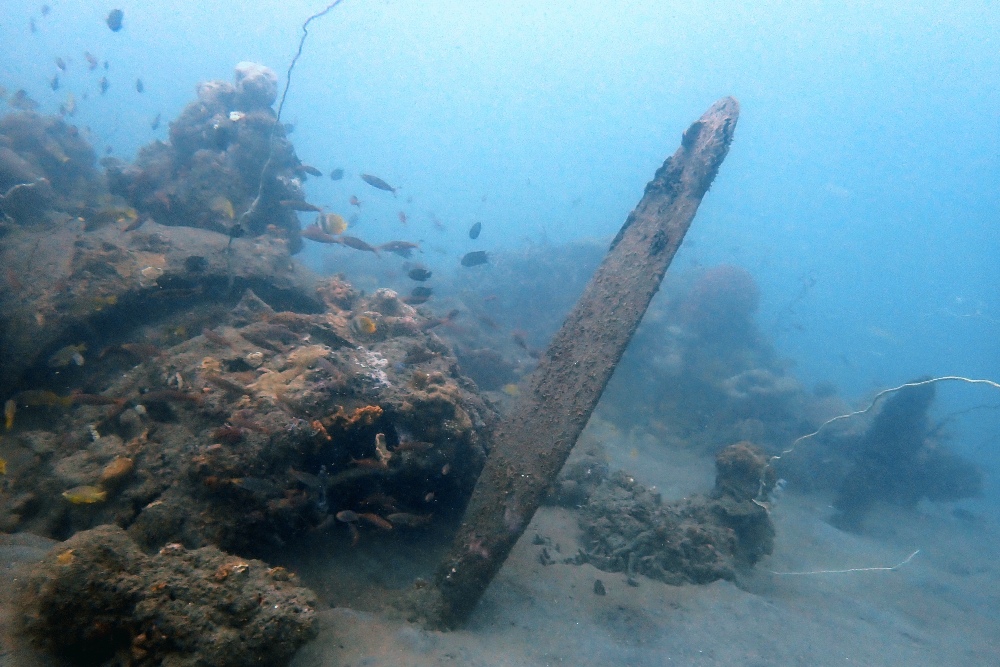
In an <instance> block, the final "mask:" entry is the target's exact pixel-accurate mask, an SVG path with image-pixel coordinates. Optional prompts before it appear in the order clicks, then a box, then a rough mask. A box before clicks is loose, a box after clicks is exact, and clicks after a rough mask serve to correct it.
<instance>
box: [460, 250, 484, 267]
mask: <svg viewBox="0 0 1000 667" xmlns="http://www.w3.org/2000/svg"><path fill="white" fill-rule="evenodd" d="M489 261H490V260H489V259H488V258H487V257H486V251H485V250H473V251H472V252H467V253H465V256H464V257H462V266H479V265H480V264H488V263H489Z"/></svg>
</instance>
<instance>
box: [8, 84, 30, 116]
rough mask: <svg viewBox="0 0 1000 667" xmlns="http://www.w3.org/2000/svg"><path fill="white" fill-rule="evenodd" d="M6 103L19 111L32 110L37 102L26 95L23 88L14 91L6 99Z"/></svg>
mask: <svg viewBox="0 0 1000 667" xmlns="http://www.w3.org/2000/svg"><path fill="white" fill-rule="evenodd" d="M7 104H9V105H11V106H12V107H14V108H15V109H20V110H21V111H34V110H35V109H37V108H38V102H36V101H35V100H33V99H31V98H30V97H28V93H26V92H24V89H23V88H22V89H21V90H19V91H17V92H16V93H14V96H13V97H11V98H10V100H8V101H7Z"/></svg>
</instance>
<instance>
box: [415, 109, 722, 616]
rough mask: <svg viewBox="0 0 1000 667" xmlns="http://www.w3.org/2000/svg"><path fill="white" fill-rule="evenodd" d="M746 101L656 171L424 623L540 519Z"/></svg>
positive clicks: (702, 122)
mask: <svg viewBox="0 0 1000 667" xmlns="http://www.w3.org/2000/svg"><path fill="white" fill-rule="evenodd" d="M738 117H739V103H738V102H737V101H736V100H735V99H733V98H731V97H726V98H723V99H721V100H719V101H718V102H716V103H715V104H714V105H712V107H711V108H710V109H709V110H708V111H706V112H705V114H704V115H703V116H702V117H701V118H699V119H698V120H697V121H695V122H694V123H693V124H692V125H691V127H689V128H688V130H687V131H686V132H685V133H684V136H683V139H682V141H681V146H680V148H678V149H677V152H676V153H674V154H673V156H671V157H670V158H668V159H667V161H666V162H664V163H663V166H662V167H660V169H659V170H657V172H656V175H655V176H654V177H653V180H652V181H650V182H649V184H648V185H647V186H646V191H645V194H644V196H643V198H642V200H641V201H640V202H639V205H638V206H636V208H635V210H633V211H632V213H631V214H629V216H628V219H626V220H625V224H624V225H623V226H622V228H621V231H619V232H618V236H616V237H615V240H614V241H613V242H612V244H611V248H610V250H609V251H608V254H607V256H606V257H605V258H604V261H603V262H602V263H601V266H600V267H598V269H597V272H596V273H595V274H594V277H593V278H592V279H591V281H590V283H589V284H588V285H587V289H586V290H585V291H584V293H583V296H581V297H580V300H579V301H578V302H577V304H576V306H575V307H574V309H573V311H572V312H571V313H570V314H569V316H568V317H567V318H566V321H565V322H564V323H563V326H562V328H561V329H560V330H559V332H558V333H557V334H556V335H555V337H554V339H553V341H552V343H551V345H550V346H549V348H548V350H547V351H546V352H545V354H544V355H543V357H542V358H541V360H540V362H539V364H538V368H537V369H536V370H535V372H534V373H533V374H532V375H531V377H530V379H529V381H528V388H527V389H526V390H525V391H523V392H522V393H521V395H520V397H519V400H518V401H517V403H516V404H515V405H514V406H513V408H512V409H511V411H510V413H509V414H508V415H507V416H506V417H505V419H504V420H503V422H502V424H501V426H500V428H499V429H498V431H497V434H496V436H495V438H494V442H493V448H492V449H491V451H490V455H489V458H488V460H487V462H486V466H485V468H484V469H483V472H482V474H481V475H480V477H479V481H478V483H477V484H476V487H475V490H474V491H473V494H472V498H471V499H470V501H469V506H468V508H467V509H466V513H465V518H464V520H463V523H462V526H461V527H460V528H459V531H458V534H457V535H456V538H455V542H454V544H453V545H452V547H451V550H450V552H449V554H448V556H447V557H446V558H445V560H444V561H443V562H442V563H441V566H440V568H439V570H438V573H437V577H436V580H435V588H434V589H433V590H432V591H431V593H432V594H431V595H430V596H429V598H428V599H426V601H425V604H424V605H422V606H423V609H421V610H420V611H421V613H422V615H423V616H424V617H425V618H426V619H427V621H428V623H429V624H430V625H432V626H435V627H446V628H447V627H456V626H458V625H460V624H461V623H462V622H463V621H464V620H465V619H466V618H467V617H468V615H469V613H470V612H471V611H472V609H473V608H474V607H475V605H476V603H477V602H478V600H479V598H480V596H481V595H482V594H483V592H484V591H485V590H486V588H487V586H489V583H490V581H492V579H493V577H494V576H495V575H496V573H497V572H498V571H499V570H500V568H501V566H502V565H503V563H504V561H505V560H506V558H507V555H508V554H509V553H510V550H511V549H512V548H513V547H514V544H515V543H516V542H517V540H518V538H519V537H521V534H522V533H523V532H524V530H525V528H526V527H527V525H528V522H529V521H531V518H532V516H534V514H535V510H537V509H538V506H539V504H540V502H541V500H542V498H543V496H544V495H545V492H546V490H547V489H548V487H549V485H550V484H552V482H554V481H555V478H556V475H557V474H558V473H559V470H560V469H561V468H562V466H563V464H564V463H565V462H566V458H567V457H568V456H569V453H570V450H571V449H572V448H573V445H574V444H575V443H576V440H577V438H578V437H579V435H580V433H581V432H582V431H583V428H584V426H586V424H587V421H588V420H589V419H590V414H591V412H593V410H594V407H595V406H596V405H597V402H598V400H599V399H600V397H601V393H602V392H603V391H604V387H605V385H606V384H607V382H608V380H609V379H610V378H611V374H612V373H613V372H614V369H615V366H616V365H617V364H618V361H619V360H620V359H621V356H622V353H623V352H624V351H625V348H626V346H627V345H628V343H629V341H630V340H631V338H632V334H634V333H635V330H636V327H638V325H639V322H640V320H641V319H642V316H643V314H644V313H645V312H646V308H647V307H648V306H649V302H650V300H651V299H652V298H653V295H654V294H656V291H657V290H658V289H659V287H660V282H661V280H662V279H663V276H664V274H665V273H666V271H667V267H668V266H669V265H670V262H671V260H672V259H673V257H674V254H675V253H676V252H677V248H678V247H680V244H681V241H682V240H683V238H684V234H685V233H687V230H688V228H689V227H690V226H691V221H692V220H693V219H694V216H695V213H696V212H697V211H698V206H699V205H700V204H701V200H702V198H703V197H704V196H705V193H706V192H708V189H709V187H710V186H711V184H712V181H713V180H714V179H715V175H716V174H717V173H718V170H719V167H720V166H721V164H722V161H723V160H724V159H725V157H726V154H727V153H728V152H729V144H730V142H731V141H732V138H733V132H734V131H735V129H736V121H737V119H738Z"/></svg>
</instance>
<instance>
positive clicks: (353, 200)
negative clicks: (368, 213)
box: [350, 195, 361, 208]
mask: <svg viewBox="0 0 1000 667" xmlns="http://www.w3.org/2000/svg"><path fill="white" fill-rule="evenodd" d="M350 202H351V206H357V207H358V208H361V200H360V199H358V198H357V197H356V196H354V195H351V199H350Z"/></svg>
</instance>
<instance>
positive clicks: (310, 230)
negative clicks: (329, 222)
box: [302, 225, 340, 243]
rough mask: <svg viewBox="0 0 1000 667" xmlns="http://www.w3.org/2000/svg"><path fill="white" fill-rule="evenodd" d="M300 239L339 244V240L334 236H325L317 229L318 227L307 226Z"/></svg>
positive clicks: (325, 234) (324, 233)
mask: <svg viewBox="0 0 1000 667" xmlns="http://www.w3.org/2000/svg"><path fill="white" fill-rule="evenodd" d="M302 238H304V239H309V240H310V241H316V242H317V243H340V239H338V238H337V237H336V236H331V235H330V234H327V233H326V232H324V231H323V230H322V229H320V228H319V225H309V226H308V227H306V228H305V229H303V230H302Z"/></svg>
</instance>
